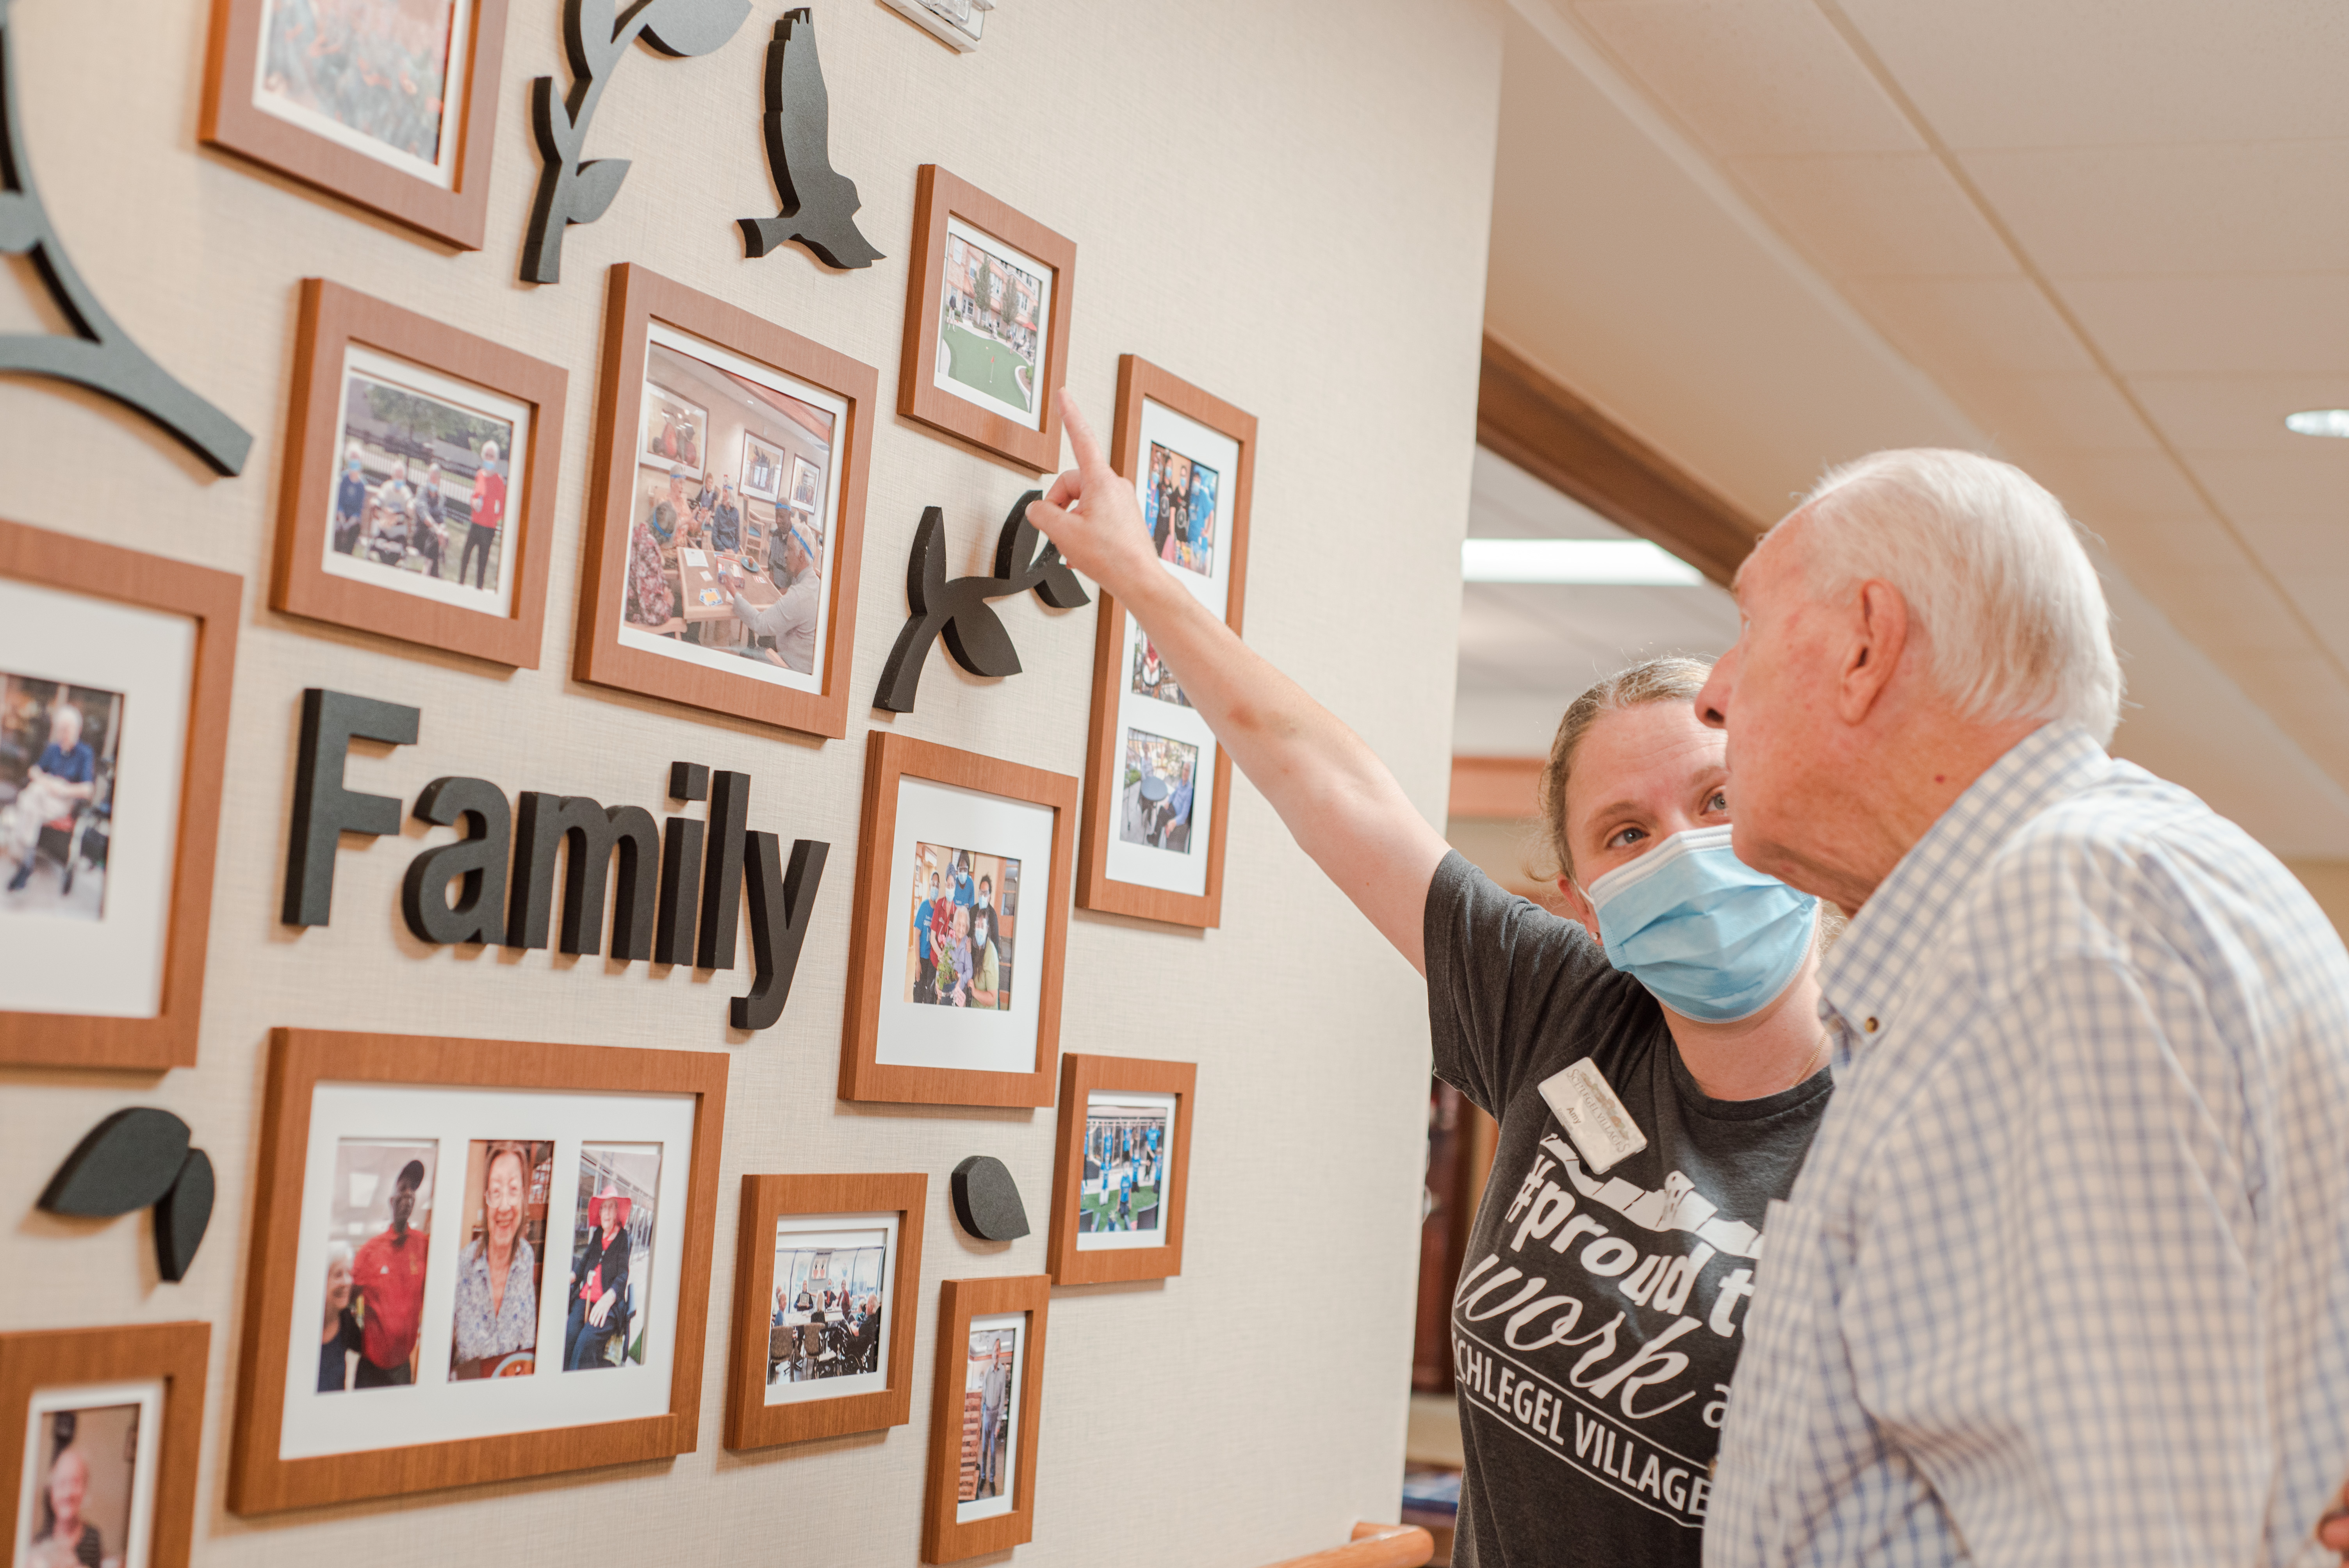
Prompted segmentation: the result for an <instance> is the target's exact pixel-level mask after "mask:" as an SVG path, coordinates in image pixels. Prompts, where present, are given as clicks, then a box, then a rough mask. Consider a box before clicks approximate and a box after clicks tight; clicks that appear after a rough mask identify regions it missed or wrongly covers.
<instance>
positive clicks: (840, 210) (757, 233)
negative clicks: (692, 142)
mask: <svg viewBox="0 0 2349 1568" xmlns="http://www.w3.org/2000/svg"><path fill="white" fill-rule="evenodd" d="M766 129H767V167H768V169H769V170H771V171H772V172H773V174H774V178H775V189H776V191H778V192H780V193H781V196H782V199H783V210H782V213H781V216H779V217H773V218H738V219H736V220H735V222H737V223H739V224H740V226H741V230H742V249H743V251H744V253H746V254H748V255H750V256H752V257H754V258H755V257H759V256H763V255H766V254H768V253H771V252H773V251H777V250H780V249H781V248H782V247H783V246H784V245H786V244H789V243H791V242H794V241H796V242H799V243H800V244H802V245H805V246H806V247H807V248H808V249H809V250H810V251H812V252H813V253H815V255H816V258H817V259H818V260H820V261H822V262H823V264H824V265H825V266H828V267H839V268H842V269H843V270H849V269H854V268H856V267H869V266H871V265H872V264H873V263H875V262H877V261H879V260H881V253H880V252H878V251H876V250H874V248H873V245H872V242H870V241H868V240H867V239H865V237H864V234H863V233H862V232H859V231H858V229H857V227H856V210H857V208H859V207H860V206H862V205H864V203H863V202H862V201H859V200H858V199H857V195H856V181H854V180H851V179H850V178H848V176H847V175H845V174H843V173H841V172H839V171H838V170H835V169H833V166H832V95H831V93H830V91H829V90H827V89H826V88H825V87H824V85H823V62H822V61H820V60H818V59H817V58H816V52H815V18H814V15H813V14H812V13H811V12H810V11H808V10H807V9H806V8H805V7H802V8H801V9H799V10H796V11H787V12H785V13H784V14H783V19H782V20H781V21H780V22H778V23H776V24H775V36H774V37H773V39H772V40H771V41H770V42H769V44H768V45H767V115H766Z"/></svg>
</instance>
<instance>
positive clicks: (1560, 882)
mask: <svg viewBox="0 0 2349 1568" xmlns="http://www.w3.org/2000/svg"><path fill="white" fill-rule="evenodd" d="M1557 902H1558V903H1560V904H1561V905H1563V906H1564V907H1563V908H1562V909H1560V911H1559V913H1562V914H1564V915H1565V916H1566V918H1567V919H1568V920H1570V921H1572V922H1574V923H1576V924H1577V925H1579V926H1580V927H1582V929H1583V930H1585V931H1587V932H1588V933H1590V940H1591V941H1593V942H1597V943H1599V944H1602V945H1604V944H1605V941H1606V939H1605V938H1604V937H1601V936H1600V935H1599V912H1598V911H1597V910H1595V909H1593V908H1591V907H1590V901H1589V900H1588V899H1587V898H1585V897H1583V896H1582V890H1581V889H1580V888H1578V887H1576V886H1575V885H1574V879H1573V878H1572V877H1569V876H1561V877H1559V878H1558V879H1557Z"/></svg>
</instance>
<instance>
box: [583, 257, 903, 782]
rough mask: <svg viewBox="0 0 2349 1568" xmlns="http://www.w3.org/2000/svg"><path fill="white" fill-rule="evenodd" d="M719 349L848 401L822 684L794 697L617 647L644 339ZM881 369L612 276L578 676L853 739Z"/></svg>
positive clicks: (650, 278) (651, 284) (739, 315)
mask: <svg viewBox="0 0 2349 1568" xmlns="http://www.w3.org/2000/svg"><path fill="white" fill-rule="evenodd" d="M656 321H658V322H663V323H666V324H667V325H669V326H672V327H675V328H677V329H678V331H680V332H685V333H689V334H691V335H693V336H696V337H699V338H702V339H704V340H706V341H708V342H710V343H715V344H719V345H721V346H724V347H726V348H728V349H730V350H731V351H732V352H734V353H736V354H740V355H741V356H743V357H745V358H747V359H751V360H755V361H757V362H758V363H760V364H761V365H764V366H769V367H770V368H771V369H774V370H777V371H780V372H781V373H782V374H784V375H787V376H790V377H794V378H796V379H798V380H801V381H804V382H807V383H809V384H811V385H812V386H816V387H823V389H824V390H826V391H828V392H831V393H833V395H834V396H836V397H840V398H841V399H842V400H843V401H844V402H846V403H847V405H848V415H847V417H846V418H845V419H843V421H842V423H843V426H844V427H845V428H844V429H843V431H842V432H841V435H840V439H839V440H838V441H837V442H836V443H835V444H834V447H833V450H834V451H835V452H837V453H839V454H840V455H839V456H837V457H835V458H834V459H833V461H834V462H835V463H836V464H837V465H838V471H839V482H840V487H841V488H840V515H839V518H838V520H837V521H836V523H835V524H834V527H833V535H832V538H831V539H830V541H829V542H827V549H828V552H829V553H830V555H831V562H830V563H829V564H828V566H827V568H826V569H827V570H828V571H830V572H831V573H833V579H832V605H833V610H832V624H831V625H830V626H829V627H827V628H826V630H825V635H824V660H823V690H822V691H820V692H804V691H792V690H790V689H788V688H786V687H783V686H774V685H771V684H770V683H768V682H765V681H759V680H753V679H751V678H750V677H749V676H732V675H728V674H726V673H724V672H722V671H719V670H713V669H705V668H702V667H700V666H698V665H691V664H688V663H686V662H685V661H684V660H682V659H671V658H667V657H665V656H663V655H660V654H657V653H652V652H648V651H647V650H645V649H641V648H631V647H627V646H626V645H623V644H622V643H621V641H620V634H619V624H620V610H621V606H622V604H623V603H625V601H626V594H627V567H628V536H629V529H630V528H631V526H632V517H631V510H630V509H631V508H632V507H633V505H634V504H635V503H634V500H633V496H634V485H633V483H632V480H631V478H630V476H631V475H632V474H634V472H635V471H636V460H637V459H636V448H637V435H638V428H637V413H638V400H639V399H640V398H641V397H643V395H644V380H645V337H646V333H647V330H648V329H649V328H650V326H651V325H652V324H653V323H654V322H656ZM879 385H880V373H879V372H878V371H876V370H874V368H873V366H869V365H864V364H861V363H859V362H858V361H856V360H854V359H851V358H849V357H848V356H846V355H844V354H840V353H836V352H835V351H833V350H832V349H829V348H826V347H824V346H823V345H822V344H820V343H816V342H814V341H812V339H809V338H805V337H802V336H801V335H799V334H798V333H796V332H792V331H789V330H788V329H786V328H783V327H781V326H777V325H775V324H774V323H772V322H771V321H768V320H766V319H764V318H763V317H761V316H757V315H751V314H750V312H749V311H747V310H743V309H740V307H738V306H735V305H730V304H727V303H726V302H725V301H723V300H720V299H715V298H712V297H711V296H710V295H709V294H702V293H701V292H699V291H698V290H696V289H690V288H688V287H686V285H685V284H680V283H674V282H671V281H670V280H669V279H667V278H665V277H662V276H661V275H660V274H659V273H655V272H651V271H648V270H647V269H646V268H645V267H642V266H640V265H638V264H636V263H633V262H622V263H618V264H617V265H616V266H614V267H613V269H612V277H611V284H610V294H609V297H608V299H607V301H606V303H605V312H604V379H603V386H602V387H601V388H600V390H599V391H598V392H597V394H596V401H595V449H594V459H595V460H594V464H593V467H592V468H591V469H590V470H589V478H588V484H589V489H588V498H587V548H586V557H585V570H584V574H583V581H582V583H581V586H580V593H579V629H578V634H577V637H576V641H575V645H574V653H573V657H572V671H571V673H572V674H573V675H574V676H575V677H577V678H578V679H580V680H583V681H589V682H593V683H594V684H595V685H597V686H616V687H618V688H620V689H621V690H623V691H632V692H636V693H639V694H641V695H643V696H656V697H661V698H665V699H666V700H667V701H670V702H676V703H683V704H685V705H687V706H688V707H699V708H707V709H709V711H710V712H712V713H722V714H726V715H729V716H730V717H743V718H754V719H757V720H758V721H759V722H761V724H771V725H776V726H779V727H782V728H785V729H796V730H800V731H802V732H803V733H805V734H808V735H814V736H821V737H823V738H826V739H831V740H838V739H840V738H843V736H845V735H846V734H847V733H848V709H849V701H850V697H849V693H850V691H851V689H852V688H853V687H854V685H855V671H854V668H853V666H854V663H855V651H856V583H857V575H858V572H859V569H860V566H861V564H862V562H863V557H864V490H865V481H866V477H867V470H868V469H869V467H870V465H871V459H872V444H873V420H874V417H875V412H876V408H875V404H876V400H877V399H878V397H879V396H880V394H879V392H878V390H877V388H878V387H879Z"/></svg>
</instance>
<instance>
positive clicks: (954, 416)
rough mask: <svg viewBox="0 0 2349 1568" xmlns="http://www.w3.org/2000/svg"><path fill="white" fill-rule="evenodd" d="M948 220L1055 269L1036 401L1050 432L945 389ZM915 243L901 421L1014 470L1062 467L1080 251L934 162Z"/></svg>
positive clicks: (924, 176) (900, 381)
mask: <svg viewBox="0 0 2349 1568" xmlns="http://www.w3.org/2000/svg"><path fill="white" fill-rule="evenodd" d="M949 215H951V216H953V217H957V218H959V219H961V220H962V221H963V222H966V223H968V224H969V225H970V226H971V227H973V228H975V229H978V230H982V231H984V232H987V233H989V234H992V235H994V236H995V237H996V238H997V239H999V240H1001V241H1002V242H1004V243H1006V244H1008V245H1012V246H1015V247H1017V248H1018V249H1019V250H1022V251H1025V252H1027V253H1028V254H1030V255H1031V256H1033V257H1035V258H1036V259H1037V260H1038V261H1040V262H1041V263H1044V264H1045V265H1046V266H1048V267H1050V268H1051V269H1052V295H1051V299H1052V307H1051V308H1052V319H1051V320H1050V322H1048V323H1046V324H1045V333H1044V362H1043V364H1042V365H1040V366H1038V367H1037V376H1036V384H1037V396H1038V397H1040V398H1042V399H1043V407H1044V419H1043V428H1041V429H1036V430H1030V429H1027V428H1024V427H1022V426H1019V425H1016V424H1014V423H1012V421H1010V420H1009V419H1007V418H1004V417H1003V416H1002V415H1000V414H997V413H994V412H991V411H990V410H988V409H986V408H982V407H979V406H978V404H976V403H970V402H966V401H964V400H963V399H962V398H960V397H956V396H955V395H954V394H953V393H951V392H948V391H946V390H945V389H944V388H942V387H939V386H938V385H937V365H938V325H939V316H940V315H942V314H943V309H944V302H943V301H942V300H941V298H940V296H939V289H940V285H941V284H943V282H944V278H943V276H942V275H941V274H942V273H943V271H944V268H945V264H946V251H947V217H948V216H949ZM913 243H914V257H915V259H914V263H913V264H912V265H911V266H909V267H907V268H906V269H905V271H906V274H907V277H906V284H905V287H906V294H905V357H904V359H903V361H902V363H901V364H900V366H899V368H898V372H897V412H898V413H900V414H902V415H904V416H905V418H908V419H916V420H919V421H920V422H921V423H923V424H925V425H927V426H929V427H930V428H932V429H934V430H943V431H944V432H946V433H947V435H949V436H953V437H956V438H958V439H961V440H965V441H968V442H969V443H970V444H971V445H972V446H974V447H977V448H978V449H981V450H982V451H987V452H991V453H993V454H994V455H995V456H997V457H999V458H1001V459H1003V460H1004V461H1006V462H1008V463H1009V464H1011V465H1012V466H1013V467H1014V468H1019V469H1027V470H1028V471H1029V472H1030V473H1036V474H1041V473H1049V472H1050V471H1051V470H1052V469H1056V468H1058V467H1059V466H1060V461H1061V408H1060V399H1059V393H1060V390H1061V383H1062V382H1063V381H1065V380H1067V379H1068V372H1069V363H1068V361H1069V320H1070V317H1071V315H1073V314H1074V313H1075V310H1076V297H1077V246H1076V242H1075V241H1073V240H1070V239H1066V238H1064V237H1063V236H1061V235H1060V234H1057V233H1055V232H1052V231H1051V230H1050V229H1047V228H1046V227H1044V225H1043V224H1041V223H1039V222H1036V220H1034V219H1033V218H1030V217H1029V216H1027V215H1026V214H1025V213H1023V212H1019V211H1014V210H1013V209H1011V208H1010V207H1008V206H1006V205H1004V204H1003V203H1002V202H1001V201H997V200H996V199H995V198H994V197H992V196H989V195H988V193H987V192H986V191H981V190H980V189H979V188H978V186H976V185H973V184H971V183H969V182H968V181H964V180H958V179H957V178H956V177H955V176H954V175H952V174H950V173H948V172H947V170H944V169H941V168H939V167H938V166H937V165H936V164H935V163H925V164H923V165H922V169H921V176H920V181H919V183H918V184H917V185H916V188H915V195H914V241H913Z"/></svg>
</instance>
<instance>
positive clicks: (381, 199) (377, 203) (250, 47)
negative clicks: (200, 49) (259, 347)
mask: <svg viewBox="0 0 2349 1568" xmlns="http://www.w3.org/2000/svg"><path fill="white" fill-rule="evenodd" d="M506 3H507V0H474V5H473V13H472V16H473V23H472V36H471V42H470V43H469V44H468V45H467V46H466V49H465V78H466V79H465V90H464V92H463V94H462V96H461V98H460V102H461V103H462V105H463V108H461V109H460V111H459V119H458V123H457V125H456V127H455V128H454V129H455V131H456V135H457V136H458V138H459V140H458V146H457V164H456V180H455V183H454V184H453V186H452V187H451V188H450V189H449V190H446V191H443V190H442V189H440V187H439V186H437V185H434V184H432V183H430V182H429V181H424V180H419V179H418V178H416V177H415V176H414V175H412V174H405V173H402V172H401V171H400V170H397V169H394V168H392V167H391V166H390V165H388V164H386V163H382V162H378V160H375V159H372V158H369V157H368V156H367V154H365V153H363V152H357V151H354V150H351V149H349V148H347V147H337V146H336V145H335V144H334V143H333V142H331V141H329V140H327V139H326V138H324V137H322V136H318V135H316V134H315V133H313V132H311V131H308V130H305V129H303V128H302V127H300V126H297V125H295V124H292V123H291V122H289V121H286V120H283V119H278V118H277V117H276V116H274V115H273V114H270V113H268V112H267V111H266V110H264V109H262V108H257V107H255V106H254V102H253V94H252V84H251V83H250V81H246V82H245V83H244V86H243V90H241V91H240V90H239V89H238V88H236V86H235V85H234V84H233V82H232V79H231V78H232V77H242V72H241V71H240V70H238V69H237V68H236V67H233V65H232V62H235V61H243V60H251V59H254V58H255V57H257V56H258V55H259V53H260V46H261V23H262V13H263V12H264V11H265V10H266V9H267V8H268V0H212V33H211V36H210V38H209V40H208V41H207V43H206V45H205V49H204V97H203V105H202V110H201V119H199V120H198V121H197V125H196V137H197V139H199V140H201V141H202V142H203V143H204V144H205V145H206V146H209V147H217V148H219V149H221V150H222V151H225V152H233V153H235V154H236V155H237V156H238V157H240V158H243V159H246V160H250V161H252V162H254V163H257V164H260V165H261V166H262V167H263V168H264V169H271V170H275V171H276V172H278V173H280V174H283V175H285V176H286V177H287V178H288V179H291V180H295V181H299V182H300V183H302V184H304V185H306V186H308V187H310V188H311V189H312V190H314V191H322V192H324V193H325V194H326V195H329V196H334V197H339V198H340V199H341V200H343V201H350V202H354V203H356V204H357V205H358V206H360V207H364V208H366V209H367V211H370V212H374V213H378V214H379V215H380V216H382V217H386V218H388V219H390V220H391V221H392V222H395V223H398V224H401V225H403V226H404V227H406V228H409V229H413V230H415V231H416V232H419V233H421V234H429V235H430V236H431V237H432V238H434V239H436V240H442V241H445V242H448V243H450V244H451V245H454V246H456V247H457V248H458V249H459V250H460V251H478V250H480V249H481V237H482V235H483V233H484V232H486V231H487V229H488V225H489V208H490V154H491V150H492V145H493V144H494V142H495V140H496V130H497V119H498V78H499V77H500V76H501V75H502V73H503V68H504V65H505V43H506ZM449 96H450V97H452V98H455V97H458V95H455V94H451V95H449ZM297 406H298V405H297Z"/></svg>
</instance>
